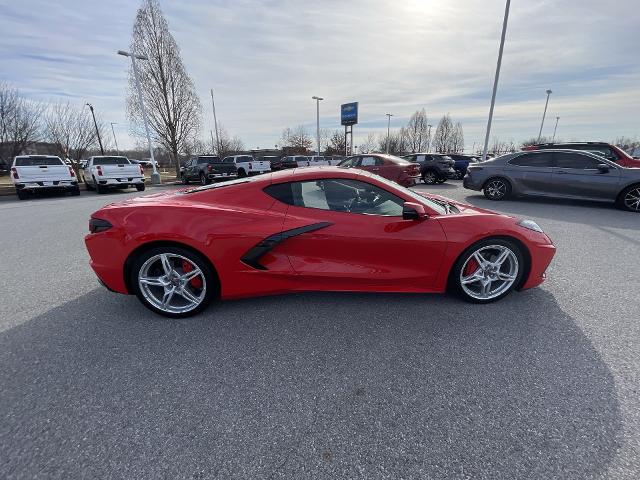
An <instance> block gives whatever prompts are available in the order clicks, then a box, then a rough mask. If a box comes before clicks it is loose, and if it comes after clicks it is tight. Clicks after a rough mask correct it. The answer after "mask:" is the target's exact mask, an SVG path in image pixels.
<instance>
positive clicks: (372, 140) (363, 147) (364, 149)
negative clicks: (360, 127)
mask: <svg viewBox="0 0 640 480" xmlns="http://www.w3.org/2000/svg"><path fill="white" fill-rule="evenodd" d="M386 138H387V137H386V136H385V142H386ZM377 143H378V142H377V138H376V134H375V133H373V132H369V134H368V135H367V138H365V139H364V141H362V142H360V149H359V150H360V153H372V152H373V151H374V150H375V149H376V145H377Z"/></svg>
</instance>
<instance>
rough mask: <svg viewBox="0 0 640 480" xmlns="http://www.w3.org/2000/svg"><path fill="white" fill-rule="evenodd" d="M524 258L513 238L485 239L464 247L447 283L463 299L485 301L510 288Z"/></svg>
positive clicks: (517, 279)
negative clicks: (449, 283) (449, 282)
mask: <svg viewBox="0 0 640 480" xmlns="http://www.w3.org/2000/svg"><path fill="white" fill-rule="evenodd" d="M524 271H525V259H524V255H523V252H522V250H521V248H520V247H519V246H518V245H517V244H516V243H514V242H512V241H509V240H506V239H502V238H496V239H487V240H483V241H480V242H478V243H476V244H475V245H473V246H471V247H470V248H468V249H467V250H466V251H465V252H464V253H463V254H462V255H461V256H460V258H458V260H457V261H456V263H455V265H454V267H453V270H452V272H451V277H450V280H451V283H452V285H453V287H454V288H455V290H456V292H457V293H458V294H459V295H460V296H461V297H462V298H464V299H465V300H467V301H469V302H474V303H489V302H494V301H496V300H499V299H501V298H503V297H505V296H506V295H508V294H509V292H511V290H513V289H514V288H515V287H516V285H518V284H519V283H520V281H521V279H522V275H523V274H524Z"/></svg>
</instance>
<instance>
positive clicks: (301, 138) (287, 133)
mask: <svg viewBox="0 0 640 480" xmlns="http://www.w3.org/2000/svg"><path fill="white" fill-rule="evenodd" d="M280 143H281V144H282V146H283V147H288V148H290V149H291V150H293V151H294V153H306V152H307V150H309V148H310V147H311V145H313V140H312V139H311V137H310V136H309V133H308V132H307V130H306V129H305V128H304V126H302V125H298V126H297V127H295V128H293V129H292V128H285V129H284V130H283V131H282V137H281V140H280Z"/></svg>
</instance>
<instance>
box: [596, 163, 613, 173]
mask: <svg viewBox="0 0 640 480" xmlns="http://www.w3.org/2000/svg"><path fill="white" fill-rule="evenodd" d="M609 170H610V169H609V165H607V164H606V163H601V164H599V165H598V171H599V172H600V173H609Z"/></svg>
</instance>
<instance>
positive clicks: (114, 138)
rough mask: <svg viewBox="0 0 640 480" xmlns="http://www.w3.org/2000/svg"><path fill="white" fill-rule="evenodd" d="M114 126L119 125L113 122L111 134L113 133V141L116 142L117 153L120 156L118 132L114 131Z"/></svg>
mask: <svg viewBox="0 0 640 480" xmlns="http://www.w3.org/2000/svg"><path fill="white" fill-rule="evenodd" d="M114 125H117V123H115V122H111V133H113V141H114V142H116V153H117V154H118V155H120V149H119V148H118V139H117V138H116V132H115V130H114V129H113V126H114Z"/></svg>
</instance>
